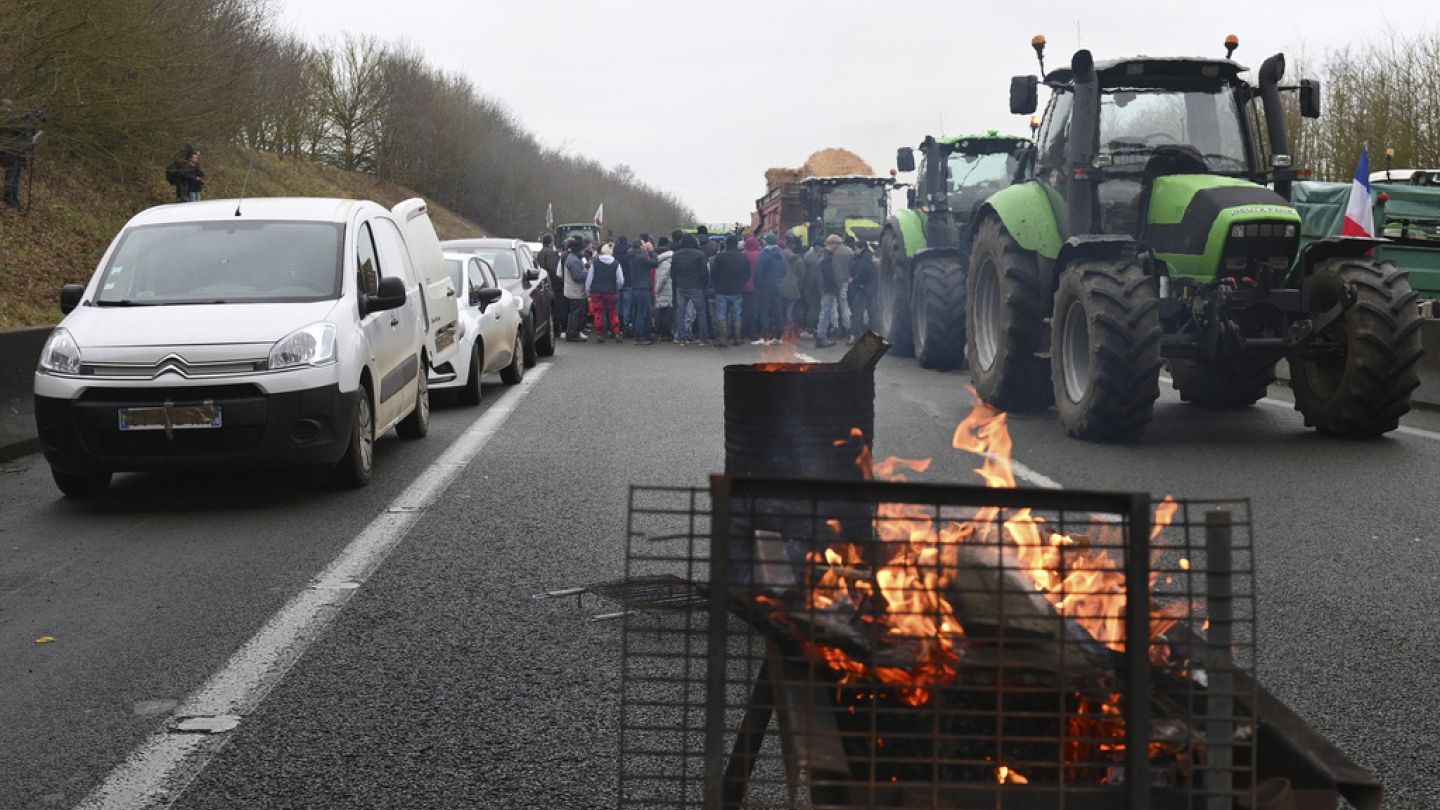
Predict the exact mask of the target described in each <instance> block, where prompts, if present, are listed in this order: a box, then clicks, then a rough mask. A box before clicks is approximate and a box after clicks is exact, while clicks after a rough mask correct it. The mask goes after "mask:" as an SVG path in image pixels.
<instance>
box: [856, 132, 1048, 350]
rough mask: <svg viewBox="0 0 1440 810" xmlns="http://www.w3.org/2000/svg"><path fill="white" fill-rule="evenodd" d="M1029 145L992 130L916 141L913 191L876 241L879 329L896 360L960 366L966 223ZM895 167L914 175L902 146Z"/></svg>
mask: <svg viewBox="0 0 1440 810" xmlns="http://www.w3.org/2000/svg"><path fill="white" fill-rule="evenodd" d="M1030 145H1031V144H1030V141H1029V140H1026V139H1025V138H1016V137H1012V136H1010V135H1001V134H999V133H998V132H996V131H995V130H993V129H992V130H990V131H989V132H987V133H986V134H984V135H961V136H955V137H949V138H935V137H933V136H927V137H926V138H925V140H924V141H922V142H921V143H920V174H919V177H918V179H917V181H916V185H917V186H918V188H912V189H910V192H909V198H910V199H909V206H908V207H906V208H904V209H902V210H900V211H899V212H897V213H896V214H895V215H894V216H892V217H890V219H889V221H887V222H886V223H885V230H884V232H883V233H882V234H881V237H880V283H879V321H880V329H881V331H882V332H883V333H884V334H885V337H886V338H888V339H889V340H890V343H891V344H892V345H893V346H894V351H895V352H896V353H897V354H899V355H902V356H908V355H911V354H914V356H915V357H916V359H917V360H919V362H920V365H921V366H922V367H924V368H933V369H939V370H948V369H952V368H959V367H960V365H961V364H963V363H964V362H965V263H966V261H967V260H968V259H969V258H970V223H971V220H973V219H974V217H975V212H976V210H977V209H979V207H980V205H981V204H982V203H984V202H985V199H986V198H987V197H989V196H990V195H991V194H993V193H995V192H996V191H999V190H1000V189H1003V188H1005V187H1007V186H1009V185H1010V183H1011V181H1012V180H1013V179H1014V177H1015V173H1016V170H1017V169H1018V166H1019V164H1018V161H1017V156H1018V155H1019V154H1020V153H1022V152H1023V151H1024V150H1025V149H1026V148H1028V147H1029V146H1030ZM895 165H896V167H897V168H898V169H899V170H900V171H902V172H913V171H915V150H913V149H911V148H910V147H908V146H907V147H903V148H901V149H900V150H899V152H898V153H897V154H896V157H895Z"/></svg>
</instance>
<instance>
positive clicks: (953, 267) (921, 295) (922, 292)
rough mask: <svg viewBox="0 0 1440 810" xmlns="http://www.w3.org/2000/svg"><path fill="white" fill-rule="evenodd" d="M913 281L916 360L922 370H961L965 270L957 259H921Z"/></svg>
mask: <svg viewBox="0 0 1440 810" xmlns="http://www.w3.org/2000/svg"><path fill="white" fill-rule="evenodd" d="M914 279H915V280H914V283H913V284H912V285H911V286H912V288H913V290H914V292H913V297H912V298H911V299H910V312H911V315H912V317H913V318H914V322H913V323H914V335H915V359H916V360H918V361H919V362H920V367H921V368H929V369H935V370H936V371H949V370H951V369H954V368H959V367H960V366H961V365H963V364H964V363H965V268H964V267H963V266H962V265H961V264H960V262H959V261H957V260H955V259H921V260H920V261H918V262H916V264H915V274H914Z"/></svg>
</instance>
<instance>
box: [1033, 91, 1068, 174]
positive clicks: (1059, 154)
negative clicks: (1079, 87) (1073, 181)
mask: <svg viewBox="0 0 1440 810" xmlns="http://www.w3.org/2000/svg"><path fill="white" fill-rule="evenodd" d="M1073 101H1074V97H1073V96H1071V95H1070V94H1069V93H1054V94H1052V95H1051V96H1050V105H1049V107H1048V108H1047V109H1046V110H1045V121H1044V123H1043V124H1042V125H1041V127H1040V132H1039V140H1037V141H1036V144H1037V149H1038V154H1037V155H1036V163H1035V175H1036V177H1039V178H1040V179H1041V180H1043V181H1044V182H1046V183H1048V184H1049V185H1050V186H1052V187H1055V188H1059V187H1061V186H1062V185H1063V184H1064V182H1065V143H1066V141H1067V140H1068V139H1069V135H1070V107H1071V104H1072V103H1073Z"/></svg>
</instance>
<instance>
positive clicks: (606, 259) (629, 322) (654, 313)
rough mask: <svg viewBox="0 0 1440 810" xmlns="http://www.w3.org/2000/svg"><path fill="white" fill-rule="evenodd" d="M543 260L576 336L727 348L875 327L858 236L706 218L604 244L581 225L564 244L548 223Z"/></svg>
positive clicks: (870, 267)
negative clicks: (725, 231) (707, 224)
mask: <svg viewBox="0 0 1440 810" xmlns="http://www.w3.org/2000/svg"><path fill="white" fill-rule="evenodd" d="M537 260H538V263H539V264H540V267H541V268H542V269H544V270H545V271H546V272H547V273H549V274H550V280H551V285H552V288H553V289H554V290H555V296H556V312H557V317H560V318H562V320H561V321H560V322H562V323H565V324H566V332H565V339H566V340H568V341H571V342H579V341H585V340H591V339H593V340H594V341H595V342H596V343H604V342H606V341H609V340H613V341H616V342H621V341H624V340H626V339H631V340H633V341H634V342H635V343H636V345H653V344H655V343H656V342H657V341H662V342H673V343H674V344H675V345H679V346H688V345H700V346H718V347H721V348H724V347H726V346H736V345H739V344H740V343H741V342H748V343H751V344H753V345H771V344H777V343H780V342H781V341H784V340H797V339H810V338H813V339H814V340H815V345H816V347H817V348H825V347H827V346H832V345H834V343H835V340H837V339H839V338H840V337H842V336H843V337H844V338H845V341H846V342H847V343H853V342H854V340H855V339H856V338H858V337H859V336H860V335H862V334H864V332H865V330H867V329H874V328H876V327H875V311H876V267H875V255H874V251H873V250H872V249H871V245H870V244H869V243H867V242H865V241H863V240H856V239H855V238H854V237H849V236H847V237H841V236H839V235H837V234H831V235H829V236H821V237H817V238H816V239H815V240H814V241H813V242H812V243H811V244H810V245H809V246H808V247H807V246H806V245H804V243H803V242H802V240H801V239H800V238H799V237H797V236H790V237H788V238H787V239H786V240H785V244H784V245H783V246H782V245H781V244H780V239H779V237H778V236H777V235H776V234H773V233H771V234H766V235H764V237H763V238H762V237H759V236H754V235H750V236H746V237H744V239H743V241H742V239H741V237H740V236H738V235H733V234H732V235H729V236H725V237H723V238H721V237H712V236H710V235H709V234H708V233H706V232H705V229H704V228H703V227H702V228H701V229H699V231H698V233H694V234H691V233H686V232H684V231H682V230H679V229H677V230H674V231H671V232H670V235H669V236H662V237H660V238H659V239H653V238H652V237H651V235H650V234H648V233H642V234H640V235H639V236H638V237H636V238H635V240H634V241H631V240H630V239H629V238H628V237H625V236H620V237H617V238H615V239H614V240H607V241H605V242H603V243H602V244H598V245H597V244H594V243H593V242H592V241H591V240H589V239H586V238H583V237H579V236H577V237H574V238H572V239H570V240H569V241H568V242H567V243H566V244H564V245H561V246H558V247H557V246H556V244H555V240H554V238H553V237H551V236H548V235H547V236H545V237H543V238H542V249H541V251H540V254H539V256H538V257H537ZM587 331H588V334H587Z"/></svg>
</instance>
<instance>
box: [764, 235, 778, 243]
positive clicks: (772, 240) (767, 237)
mask: <svg viewBox="0 0 1440 810" xmlns="http://www.w3.org/2000/svg"><path fill="white" fill-rule="evenodd" d="M779 241H780V237H779V236H776V235H775V234H773V233H767V234H765V244H767V245H773V244H775V243H776V242H779Z"/></svg>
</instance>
